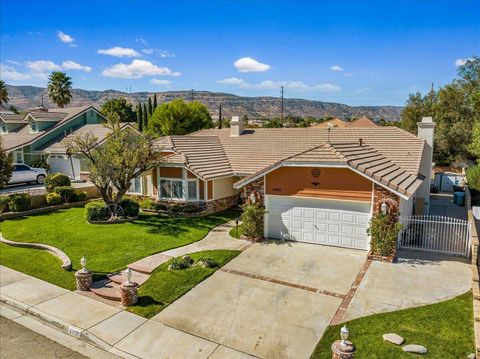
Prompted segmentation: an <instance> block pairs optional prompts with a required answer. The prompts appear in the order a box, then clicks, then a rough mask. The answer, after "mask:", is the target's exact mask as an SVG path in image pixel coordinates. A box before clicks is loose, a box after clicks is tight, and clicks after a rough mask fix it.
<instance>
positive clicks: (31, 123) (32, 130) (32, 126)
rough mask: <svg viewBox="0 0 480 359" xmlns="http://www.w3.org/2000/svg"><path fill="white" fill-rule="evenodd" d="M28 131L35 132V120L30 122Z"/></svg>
mask: <svg viewBox="0 0 480 359" xmlns="http://www.w3.org/2000/svg"><path fill="white" fill-rule="evenodd" d="M30 132H37V124H36V123H35V121H31V122H30Z"/></svg>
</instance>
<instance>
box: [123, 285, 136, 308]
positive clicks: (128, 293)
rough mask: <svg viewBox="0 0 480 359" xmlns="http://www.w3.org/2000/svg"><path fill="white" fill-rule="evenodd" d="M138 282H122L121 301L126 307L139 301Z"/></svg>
mask: <svg viewBox="0 0 480 359" xmlns="http://www.w3.org/2000/svg"><path fill="white" fill-rule="evenodd" d="M137 288H138V284H137V283H135V282H130V283H128V282H123V283H122V284H120V302H121V303H122V305H123V306H124V307H129V306H131V305H134V304H135V303H137V301H138V294H137Z"/></svg>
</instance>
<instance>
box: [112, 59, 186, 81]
mask: <svg viewBox="0 0 480 359" xmlns="http://www.w3.org/2000/svg"><path fill="white" fill-rule="evenodd" d="M155 75H162V76H180V75H181V74H180V72H173V71H172V70H170V69H169V68H168V67H160V66H157V65H154V64H152V63H151V62H150V61H145V60H133V61H132V63H131V64H116V65H113V66H111V67H109V68H107V69H105V70H103V72H102V76H106V77H115V78H122V79H139V78H141V77H143V76H155Z"/></svg>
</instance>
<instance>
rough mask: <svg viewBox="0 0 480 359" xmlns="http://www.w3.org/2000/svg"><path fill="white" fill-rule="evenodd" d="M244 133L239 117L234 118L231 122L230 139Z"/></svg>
mask: <svg viewBox="0 0 480 359" xmlns="http://www.w3.org/2000/svg"><path fill="white" fill-rule="evenodd" d="M242 132H243V122H242V121H241V120H240V117H239V116H232V119H231V120H230V137H238V136H240V135H241V134H242Z"/></svg>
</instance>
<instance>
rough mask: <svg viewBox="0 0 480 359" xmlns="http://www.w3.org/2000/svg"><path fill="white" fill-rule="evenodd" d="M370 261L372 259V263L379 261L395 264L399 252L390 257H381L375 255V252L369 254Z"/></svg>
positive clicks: (395, 251)
mask: <svg viewBox="0 0 480 359" xmlns="http://www.w3.org/2000/svg"><path fill="white" fill-rule="evenodd" d="M367 258H368V259H371V260H372V261H378V262H385V263H393V262H394V261H395V259H396V258H397V250H396V249H395V250H394V252H393V253H392V254H390V255H389V256H381V255H379V254H375V253H373V252H368V256H367Z"/></svg>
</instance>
